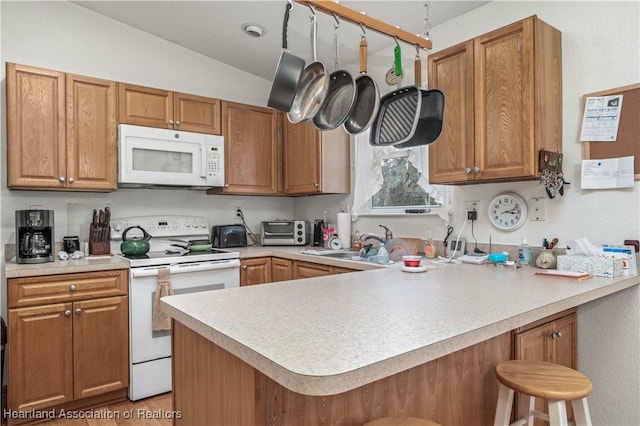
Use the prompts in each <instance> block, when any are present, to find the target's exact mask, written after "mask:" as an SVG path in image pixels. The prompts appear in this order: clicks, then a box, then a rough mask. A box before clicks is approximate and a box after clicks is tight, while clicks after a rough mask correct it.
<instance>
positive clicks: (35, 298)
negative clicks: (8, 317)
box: [7, 269, 128, 308]
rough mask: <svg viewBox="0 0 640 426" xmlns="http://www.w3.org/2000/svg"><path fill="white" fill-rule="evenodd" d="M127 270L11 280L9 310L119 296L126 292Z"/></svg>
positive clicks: (8, 284) (8, 286) (8, 289)
mask: <svg viewBox="0 0 640 426" xmlns="http://www.w3.org/2000/svg"><path fill="white" fill-rule="evenodd" d="M127 280H128V278H127V270H126V269H118V270H113V271H102V272H100V273H96V272H85V273H77V274H62V275H46V276H37V277H24V278H9V279H8V280H7V293H8V298H7V299H8V306H9V307H10V308H16V307H22V306H33V305H42V304H49V303H59V302H70V301H75V300H84V299H94V298H97V297H107V296H117V295H120V294H126V292H127V282H128V281H127Z"/></svg>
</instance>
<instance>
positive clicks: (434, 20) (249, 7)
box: [73, 0, 488, 80]
mask: <svg viewBox="0 0 640 426" xmlns="http://www.w3.org/2000/svg"><path fill="white" fill-rule="evenodd" d="M73 3H75V4H77V5H79V6H82V7H84V8H87V9H90V10H92V11H94V12H97V13H99V14H101V15H104V16H107V17H109V18H112V19H114V20H116V21H119V22H122V23H124V24H127V25H130V26H132V27H134V28H137V29H140V30H142V31H144V32H146V33H149V34H153V35H155V36H157V37H160V38H162V39H165V40H168V41H170V42H173V43H175V44H178V45H180V46H183V47H185V48H187V49H190V50H192V51H195V52H198V53H200V54H202V55H204V56H207V57H209V58H212V59H215V60H218V61H221V62H224V63H226V64H229V65H231V66H233V67H235V68H239V69H241V70H244V71H246V72H248V73H251V74H254V75H257V76H259V77H262V78H264V79H267V80H271V79H272V78H273V75H274V71H275V69H276V66H277V63H278V59H279V58H280V54H281V52H282V20H283V17H284V10H285V5H286V4H287V2H286V1H285V0H278V1H275V0H262V1H238V0H236V1H73ZM485 3H488V2H487V1H457V0H452V1H447V0H432V1H430V2H429V7H428V10H429V14H428V15H429V19H428V21H429V23H430V25H431V26H432V27H433V26H436V25H439V24H441V23H443V22H445V21H448V20H450V19H453V18H455V17H457V16H459V15H462V14H464V13H466V12H468V11H470V10H472V9H475V8H477V7H480V6H482V5H483V4H485ZM341 4H342V5H343V6H347V7H349V8H351V9H354V10H357V11H360V12H364V13H366V14H367V15H368V16H370V17H372V18H376V19H379V20H381V21H384V22H386V23H388V24H391V25H394V26H400V27H401V28H402V29H404V30H406V31H408V32H411V33H414V34H422V33H423V32H424V27H425V15H426V13H425V12H426V9H427V8H425V2H423V1H369V0H352V1H343V2H341ZM310 14H311V12H310V10H309V8H307V7H306V6H302V5H300V4H298V3H294V5H293V9H292V11H291V17H290V19H289V26H288V39H289V41H288V48H289V50H290V51H291V52H292V53H293V54H295V55H297V56H301V57H302V58H304V59H305V60H307V61H308V60H310V59H311V57H312V55H311V43H310V19H309V16H310ZM245 23H255V24H260V25H261V26H263V27H264V29H265V35H264V36H263V37H260V38H256V37H251V36H249V35H247V34H245V33H244V32H243V31H242V29H241V27H242V25H243V24H245ZM334 23H335V21H334V19H333V17H332V16H330V15H326V14H323V13H318V59H319V60H321V61H322V62H324V63H325V64H326V65H327V68H328V69H329V70H332V69H333V66H334V56H335V55H334V51H335V49H334ZM360 35H361V30H360V27H359V26H356V25H354V24H351V23H349V22H341V25H340V27H339V29H338V40H339V47H338V52H339V59H340V64H341V65H346V64H352V63H356V62H357V61H358V44H359V41H360ZM367 41H368V44H369V52H370V53H374V52H380V51H384V50H385V49H389V55H388V65H391V63H392V61H393V55H392V50H391V49H392V46H394V45H395V42H394V41H393V39H391V38H389V37H387V36H383V35H381V34H379V33H375V32H373V31H369V32H367ZM432 41H433V43H434V49H437V40H432ZM402 48H403V49H410V51H411V52H413V51H414V50H415V49H414V47H413V46H409V45H406V44H402ZM383 58H384V59H383ZM383 58H378V59H375V58H370V63H369V65H370V66H376V65H378V66H386V65H387V64H386V63H385V64H382V63H380V64H376V63H375V62H372V61H376V60H377V61H383V60H384V61H387V58H386V57H384V56H383Z"/></svg>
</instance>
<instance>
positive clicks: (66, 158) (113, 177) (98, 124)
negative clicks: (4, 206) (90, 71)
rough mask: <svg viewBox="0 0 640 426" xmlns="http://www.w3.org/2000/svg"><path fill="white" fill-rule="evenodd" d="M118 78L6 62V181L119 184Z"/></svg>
mask: <svg viewBox="0 0 640 426" xmlns="http://www.w3.org/2000/svg"><path fill="white" fill-rule="evenodd" d="M116 161H117V138H116V84H115V83H114V82H111V81H107V80H100V79H95V78H91V77H84V76H79V75H73V74H65V73H62V72H58V71H52V70H46V69H42V68H36V67H30V66H25V65H18V64H12V63H7V186H8V187H9V188H11V189H44V190H76V191H97V192H105V191H114V190H116V189H117V164H116Z"/></svg>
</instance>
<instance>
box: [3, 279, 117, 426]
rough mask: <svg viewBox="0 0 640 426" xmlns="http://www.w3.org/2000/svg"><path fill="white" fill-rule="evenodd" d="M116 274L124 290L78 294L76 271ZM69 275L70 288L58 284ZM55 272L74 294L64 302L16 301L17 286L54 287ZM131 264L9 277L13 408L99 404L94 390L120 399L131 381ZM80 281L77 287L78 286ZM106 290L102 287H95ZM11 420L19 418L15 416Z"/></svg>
mask: <svg viewBox="0 0 640 426" xmlns="http://www.w3.org/2000/svg"><path fill="white" fill-rule="evenodd" d="M92 275H94V276H95V277H100V276H109V277H112V278H113V279H111V280H100V279H97V280H96V281H95V282H112V281H113V280H117V281H118V282H119V283H120V286H119V287H120V288H121V289H122V292H123V293H124V294H122V295H119V296H113V297H97V298H93V299H92V298H91V295H90V294H85V295H84V297H85V299H84V300H76V301H71V300H73V298H74V297H75V296H74V295H73V292H74V291H75V290H76V287H74V278H75V277H76V276H80V277H82V279H83V280H85V281H86V280H88V279H89V277H90V276H92ZM60 277H66V278H67V280H68V281H67V282H68V285H67V288H66V289H64V290H63V288H62V287H61V286H59V285H58V283H59V282H60ZM50 279H53V282H54V283H55V284H56V286H57V288H58V289H59V293H60V294H59V295H58V296H59V298H62V297H61V296H62V292H63V291H66V292H67V293H68V294H69V297H68V299H69V300H61V302H60V303H50V304H44V303H42V304H39V305H35V306H28V307H15V306H16V303H17V299H16V298H15V297H14V296H15V295H16V294H20V293H24V292H23V291H15V292H14V291H11V289H13V290H15V289H16V288H23V287H29V288H32V289H34V288H37V284H36V283H35V281H37V280H40V281H41V285H40V288H41V289H47V291H49V289H48V286H49V284H50V282H49V281H48V280H50ZM126 284H127V270H117V271H103V272H95V273H82V274H65V275H56V276H44V277H39V278H36V277H29V278H10V279H8V280H7V285H8V286H9V288H10V291H9V292H8V294H9V297H8V306H9V309H8V334H7V337H8V358H7V359H8V369H7V370H8V380H7V382H8V393H7V408H8V409H9V410H13V411H15V412H19V411H21V412H24V411H29V410H43V409H48V408H51V407H60V406H69V404H75V405H74V406H75V407H79V406H82V402H81V400H84V401H87V405H92V404H95V401H93V400H92V398H93V397H103V396H104V395H107V394H108V395H109V398H111V399H113V398H117V395H120V398H121V399H124V397H125V396H126V388H127V387H128V385H129V367H128V357H129V345H128V342H129V336H128V330H129V322H128V313H129V304H128V297H127V295H126ZM71 288H73V290H72V289H71ZM100 292H101V289H100V288H97V287H96V294H100ZM9 424H12V422H11V421H10V422H9Z"/></svg>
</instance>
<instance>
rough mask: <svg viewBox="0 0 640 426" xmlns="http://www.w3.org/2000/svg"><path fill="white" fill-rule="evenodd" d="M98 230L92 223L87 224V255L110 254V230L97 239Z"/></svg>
mask: <svg viewBox="0 0 640 426" xmlns="http://www.w3.org/2000/svg"><path fill="white" fill-rule="evenodd" d="M99 231H100V229H97V228H96V227H94V226H93V224H89V255H92V254H93V255H98V254H111V245H110V244H109V237H110V235H109V234H110V232H105V235H104V237H102V238H101V239H99V238H100V237H98V235H99ZM107 231H109V230H107Z"/></svg>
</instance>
